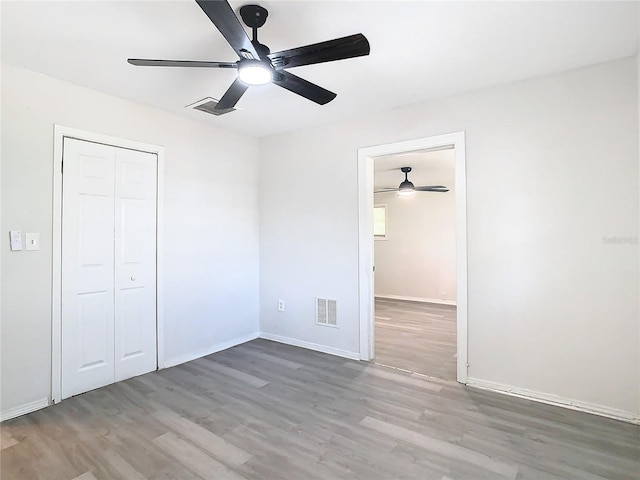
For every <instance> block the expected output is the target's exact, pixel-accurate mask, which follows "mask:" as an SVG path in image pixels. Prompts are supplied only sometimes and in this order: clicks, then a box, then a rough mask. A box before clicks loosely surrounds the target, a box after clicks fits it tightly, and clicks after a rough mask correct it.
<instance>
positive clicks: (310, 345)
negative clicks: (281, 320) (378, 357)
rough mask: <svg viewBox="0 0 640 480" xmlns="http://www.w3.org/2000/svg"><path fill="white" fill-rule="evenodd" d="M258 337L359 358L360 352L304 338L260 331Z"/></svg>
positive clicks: (340, 355) (339, 355)
mask: <svg viewBox="0 0 640 480" xmlns="http://www.w3.org/2000/svg"><path fill="white" fill-rule="evenodd" d="M260 338H264V339H265V340H272V341H274V342H278V343H284V344H286V345H293V346H294V347H302V348H307V349H309V350H314V351H316V352H322V353H328V354H330V355H336V356H338V357H344V358H349V359H351V360H360V353H358V352H350V351H348V350H342V349H340V348H333V347H327V346H326V345H320V344H318V343H312V342H305V341H304V340H297V339H295V338H289V337H282V336H280V335H273V334H271V333H265V332H262V333H261V334H260Z"/></svg>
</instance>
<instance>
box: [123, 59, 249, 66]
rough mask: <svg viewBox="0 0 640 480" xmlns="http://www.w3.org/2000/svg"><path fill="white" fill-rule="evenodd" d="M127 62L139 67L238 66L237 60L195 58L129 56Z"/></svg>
mask: <svg viewBox="0 0 640 480" xmlns="http://www.w3.org/2000/svg"><path fill="white" fill-rule="evenodd" d="M127 62H129V63H130V64H131V65H135V66H137V67H199V68H238V66H237V64H236V63H235V62H198V61H193V60H151V59H148V58H129V59H128V60H127Z"/></svg>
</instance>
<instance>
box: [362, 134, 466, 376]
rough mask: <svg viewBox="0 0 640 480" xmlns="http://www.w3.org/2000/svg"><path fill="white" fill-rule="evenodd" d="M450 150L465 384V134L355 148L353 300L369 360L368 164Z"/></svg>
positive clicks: (371, 342)
mask: <svg viewBox="0 0 640 480" xmlns="http://www.w3.org/2000/svg"><path fill="white" fill-rule="evenodd" d="M444 147H453V148H454V152H455V196H456V302H457V321H456V324H457V335H456V336H457V368H456V371H457V373H456V379H457V381H458V382H460V383H467V375H468V374H467V370H468V367H469V365H468V346H467V337H468V335H467V332H468V328H467V188H466V157H465V136H464V132H455V133H448V134H444V135H438V136H434V137H425V138H418V139H415V140H408V141H404V142H397V143H389V144H385V145H377V146H372V147H363V148H359V149H358V297H359V300H358V302H359V317H360V360H365V361H369V360H372V359H373V358H374V355H375V352H374V349H375V333H374V330H375V329H374V326H375V323H374V322H375V305H374V301H375V299H374V293H375V292H374V272H373V266H374V238H373V205H374V198H373V177H374V169H373V161H374V158H375V157H379V156H381V155H393V154H401V153H408V152H415V151H417V150H428V149H438V148H444Z"/></svg>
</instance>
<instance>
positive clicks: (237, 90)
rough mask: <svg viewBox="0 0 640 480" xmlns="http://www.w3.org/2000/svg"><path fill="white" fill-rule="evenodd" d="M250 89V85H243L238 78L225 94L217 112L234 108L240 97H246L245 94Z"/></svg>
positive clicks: (217, 107) (217, 106)
mask: <svg viewBox="0 0 640 480" xmlns="http://www.w3.org/2000/svg"><path fill="white" fill-rule="evenodd" d="M248 88H249V86H248V85H246V84H244V83H242V82H241V81H240V79H239V78H236V79H235V80H234V82H233V83H232V84H231V86H230V87H229V88H228V89H227V91H226V92H225V93H224V95H223V96H222V98H221V99H220V101H219V102H218V104H217V105H216V108H215V109H216V110H225V109H227V108H233V107H234V106H235V105H236V103H238V100H240V97H242V95H244V92H246V91H247V89H248Z"/></svg>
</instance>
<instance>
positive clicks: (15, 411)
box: [0, 398, 51, 422]
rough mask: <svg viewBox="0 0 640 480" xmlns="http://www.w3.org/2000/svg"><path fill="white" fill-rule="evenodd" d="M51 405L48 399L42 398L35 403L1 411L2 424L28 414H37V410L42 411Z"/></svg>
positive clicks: (0, 419) (0, 420)
mask: <svg viewBox="0 0 640 480" xmlns="http://www.w3.org/2000/svg"><path fill="white" fill-rule="evenodd" d="M50 404H51V402H49V399H48V398H41V399H39V400H35V401H33V402H29V403H24V404H22V405H17V406H15V407H13V408H9V409H7V410H5V411H0V422H4V421H5V420H10V419H12V418H16V417H19V416H21V415H26V414H27V413H31V412H35V411H36V410H41V409H43V408H46V407H48V406H49V405H50Z"/></svg>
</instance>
